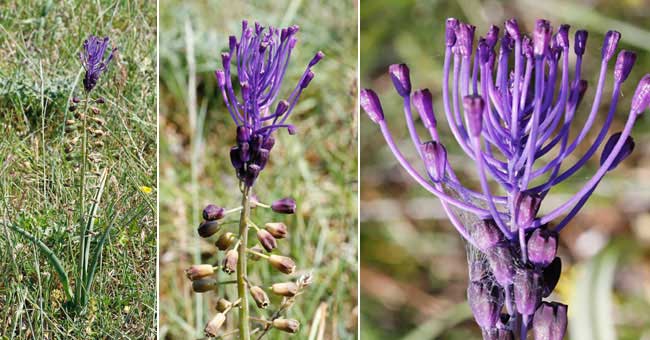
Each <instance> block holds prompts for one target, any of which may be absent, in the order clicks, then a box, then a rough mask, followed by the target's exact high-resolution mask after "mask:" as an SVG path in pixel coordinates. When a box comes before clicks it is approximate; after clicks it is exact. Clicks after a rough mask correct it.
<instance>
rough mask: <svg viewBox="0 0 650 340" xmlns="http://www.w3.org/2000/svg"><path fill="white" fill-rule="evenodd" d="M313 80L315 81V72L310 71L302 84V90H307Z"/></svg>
mask: <svg viewBox="0 0 650 340" xmlns="http://www.w3.org/2000/svg"><path fill="white" fill-rule="evenodd" d="M312 79H314V72H312V71H308V72H307V74H305V77H304V78H303V79H302V81H301V82H300V88H302V89H306V88H307V86H308V85H309V83H310V82H311V80H312Z"/></svg>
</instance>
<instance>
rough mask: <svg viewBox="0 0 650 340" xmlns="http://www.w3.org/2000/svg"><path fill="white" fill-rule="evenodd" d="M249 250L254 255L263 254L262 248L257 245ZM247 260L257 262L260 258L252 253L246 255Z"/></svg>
mask: <svg viewBox="0 0 650 340" xmlns="http://www.w3.org/2000/svg"><path fill="white" fill-rule="evenodd" d="M251 250H252V251H254V252H256V253H262V252H264V248H262V246H261V245H259V244H256V245H255V246H254V247H253V248H251ZM248 258H249V259H251V260H252V261H258V260H259V259H260V256H259V255H256V254H254V253H248Z"/></svg>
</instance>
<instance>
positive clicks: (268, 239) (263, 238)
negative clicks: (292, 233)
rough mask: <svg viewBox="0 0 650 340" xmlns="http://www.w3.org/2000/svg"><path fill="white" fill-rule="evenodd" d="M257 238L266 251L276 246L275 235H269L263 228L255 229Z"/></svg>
mask: <svg viewBox="0 0 650 340" xmlns="http://www.w3.org/2000/svg"><path fill="white" fill-rule="evenodd" d="M257 239H258V240H260V243H261V244H262V247H264V249H266V251H269V252H270V251H272V250H273V249H275V248H276V247H277V246H278V243H277V241H276V240H275V237H273V235H271V233H269V232H268V231H266V230H264V229H260V230H258V231H257Z"/></svg>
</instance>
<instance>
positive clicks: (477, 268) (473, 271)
mask: <svg viewBox="0 0 650 340" xmlns="http://www.w3.org/2000/svg"><path fill="white" fill-rule="evenodd" d="M469 262H470V263H469V265H468V266H469V270H468V274H469V280H470V282H480V281H482V280H483V279H485V278H487V277H488V276H489V275H490V268H489V267H488V266H487V263H486V262H485V261H483V260H482V259H480V260H478V261H469Z"/></svg>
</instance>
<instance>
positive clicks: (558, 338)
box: [533, 302, 567, 340]
mask: <svg viewBox="0 0 650 340" xmlns="http://www.w3.org/2000/svg"><path fill="white" fill-rule="evenodd" d="M566 326H567V306H566V305H563V304H561V303H559V302H543V303H542V304H541V305H540V306H539V308H537V311H536V312H535V317H534V318H533V334H534V339H535V340H562V339H564V333H566Z"/></svg>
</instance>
